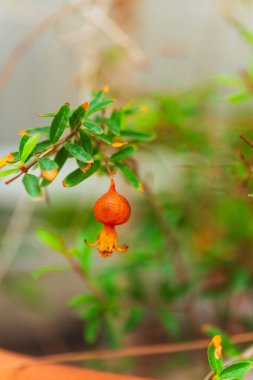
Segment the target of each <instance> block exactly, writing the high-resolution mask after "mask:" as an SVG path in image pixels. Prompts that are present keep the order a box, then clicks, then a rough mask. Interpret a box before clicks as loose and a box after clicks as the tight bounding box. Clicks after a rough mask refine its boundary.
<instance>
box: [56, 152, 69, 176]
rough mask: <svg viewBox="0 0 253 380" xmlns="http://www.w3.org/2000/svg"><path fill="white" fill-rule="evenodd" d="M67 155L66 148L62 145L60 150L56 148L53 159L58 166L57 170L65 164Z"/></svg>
mask: <svg viewBox="0 0 253 380" xmlns="http://www.w3.org/2000/svg"><path fill="white" fill-rule="evenodd" d="M68 157H69V154H68V152H67V150H66V149H65V148H64V146H63V147H62V148H61V149H60V150H58V152H57V153H56V155H55V158H54V161H55V162H56V163H57V165H58V167H59V171H60V170H61V168H62V167H63V165H64V164H65V162H66V160H67V158H68Z"/></svg>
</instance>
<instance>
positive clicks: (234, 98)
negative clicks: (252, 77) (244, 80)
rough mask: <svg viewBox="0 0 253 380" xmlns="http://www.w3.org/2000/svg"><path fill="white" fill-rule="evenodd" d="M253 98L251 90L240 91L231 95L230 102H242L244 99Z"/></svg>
mask: <svg viewBox="0 0 253 380" xmlns="http://www.w3.org/2000/svg"><path fill="white" fill-rule="evenodd" d="M250 98H252V94H251V93H250V92H239V93H237V94H234V95H232V96H230V97H229V102H230V103H237V102H241V101H242V100H248V99H250Z"/></svg>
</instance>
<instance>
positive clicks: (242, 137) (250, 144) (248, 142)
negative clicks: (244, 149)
mask: <svg viewBox="0 0 253 380" xmlns="http://www.w3.org/2000/svg"><path fill="white" fill-rule="evenodd" d="M240 138H241V139H242V140H243V141H244V142H246V144H248V145H249V146H250V147H251V148H253V143H252V142H250V141H249V140H248V139H247V137H245V136H244V135H243V134H242V133H241V134H240Z"/></svg>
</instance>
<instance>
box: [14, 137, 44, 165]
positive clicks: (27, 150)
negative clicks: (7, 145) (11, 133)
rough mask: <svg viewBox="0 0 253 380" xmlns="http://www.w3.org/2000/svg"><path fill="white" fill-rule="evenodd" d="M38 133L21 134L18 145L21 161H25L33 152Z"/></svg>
mask: <svg viewBox="0 0 253 380" xmlns="http://www.w3.org/2000/svg"><path fill="white" fill-rule="evenodd" d="M39 138H40V135H39V134H38V135H33V136H26V135H25V136H23V137H22V139H21V141H20V145H19V154H20V160H21V162H26V161H27V160H28V158H29V156H30V155H31V153H32V152H33V150H34V148H35V146H36V144H37V142H38V140H39Z"/></svg>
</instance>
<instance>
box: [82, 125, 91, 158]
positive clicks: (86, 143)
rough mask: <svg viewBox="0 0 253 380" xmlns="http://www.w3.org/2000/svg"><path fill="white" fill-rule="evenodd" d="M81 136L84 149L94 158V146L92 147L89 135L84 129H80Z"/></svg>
mask: <svg viewBox="0 0 253 380" xmlns="http://www.w3.org/2000/svg"><path fill="white" fill-rule="evenodd" d="M79 136H80V140H81V144H82V147H83V148H84V150H85V151H86V152H87V153H88V154H89V155H90V156H92V155H93V146H92V141H91V138H90V137H89V136H88V135H87V133H86V132H85V131H84V130H83V129H82V128H81V129H79Z"/></svg>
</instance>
